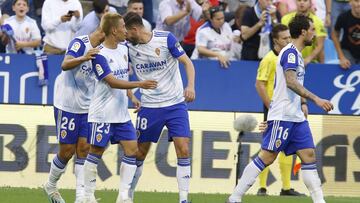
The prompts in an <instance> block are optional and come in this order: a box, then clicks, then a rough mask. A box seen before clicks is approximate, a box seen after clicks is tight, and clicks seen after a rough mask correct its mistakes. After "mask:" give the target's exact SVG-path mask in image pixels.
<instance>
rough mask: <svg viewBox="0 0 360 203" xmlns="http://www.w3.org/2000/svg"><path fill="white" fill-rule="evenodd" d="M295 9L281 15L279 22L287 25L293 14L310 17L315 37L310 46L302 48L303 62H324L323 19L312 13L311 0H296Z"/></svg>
mask: <svg viewBox="0 0 360 203" xmlns="http://www.w3.org/2000/svg"><path fill="white" fill-rule="evenodd" d="M296 5H297V10H296V11H294V12H292V13H289V14H286V15H285V16H283V17H282V19H281V23H282V24H284V25H289V22H290V21H291V20H292V19H293V18H294V17H295V15H305V16H308V17H309V18H310V19H312V21H313V23H314V27H315V32H316V38H315V41H314V42H313V45H312V46H307V47H305V48H304V49H303V50H302V52H301V53H302V56H303V58H304V63H305V65H307V64H308V63H310V62H314V63H316V62H320V63H324V60H325V58H324V40H325V38H326V37H327V32H326V29H325V27H324V23H323V21H322V20H321V19H320V18H319V17H317V16H316V15H314V14H313V13H312V9H311V0H296Z"/></svg>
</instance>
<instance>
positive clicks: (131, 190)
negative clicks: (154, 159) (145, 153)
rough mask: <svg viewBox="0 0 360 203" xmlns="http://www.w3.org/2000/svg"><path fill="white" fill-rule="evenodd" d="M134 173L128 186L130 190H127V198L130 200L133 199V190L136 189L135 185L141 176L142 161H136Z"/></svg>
mask: <svg viewBox="0 0 360 203" xmlns="http://www.w3.org/2000/svg"><path fill="white" fill-rule="evenodd" d="M136 166H137V168H136V171H135V175H134V178H133V180H132V182H131V186H130V189H129V197H130V198H131V199H134V192H135V188H136V185H137V183H138V182H139V179H140V176H141V174H142V171H143V169H144V160H136Z"/></svg>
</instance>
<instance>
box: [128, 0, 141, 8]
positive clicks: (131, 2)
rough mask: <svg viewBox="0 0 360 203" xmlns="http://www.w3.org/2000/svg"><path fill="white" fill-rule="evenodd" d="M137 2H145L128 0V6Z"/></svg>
mask: <svg viewBox="0 0 360 203" xmlns="http://www.w3.org/2000/svg"><path fill="white" fill-rule="evenodd" d="M135 3H142V4H143V3H144V2H143V1H142V0H129V1H128V4H127V5H128V7H129V6H130V5H131V4H135Z"/></svg>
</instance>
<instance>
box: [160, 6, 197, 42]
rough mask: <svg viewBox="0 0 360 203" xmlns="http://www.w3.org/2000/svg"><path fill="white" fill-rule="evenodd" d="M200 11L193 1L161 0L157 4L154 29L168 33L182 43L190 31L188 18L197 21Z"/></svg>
mask: <svg viewBox="0 0 360 203" xmlns="http://www.w3.org/2000/svg"><path fill="white" fill-rule="evenodd" d="M202 10H203V9H202V8H201V6H200V5H199V4H197V3H196V2H195V0H163V1H162V2H160V4H159V11H160V12H159V16H158V19H157V22H156V29H158V30H166V31H170V32H171V33H173V34H174V35H175V37H176V38H177V39H178V40H179V41H183V39H184V37H185V35H186V34H187V33H188V31H189V29H190V16H191V17H193V18H194V19H195V20H199V19H200V17H201V14H202Z"/></svg>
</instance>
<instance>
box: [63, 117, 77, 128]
mask: <svg viewBox="0 0 360 203" xmlns="http://www.w3.org/2000/svg"><path fill="white" fill-rule="evenodd" d="M60 128H61V129H65V130H66V129H68V130H71V131H73V130H75V119H74V118H71V119H70V121H69V119H68V118H67V117H62V118H61V125H60Z"/></svg>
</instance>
